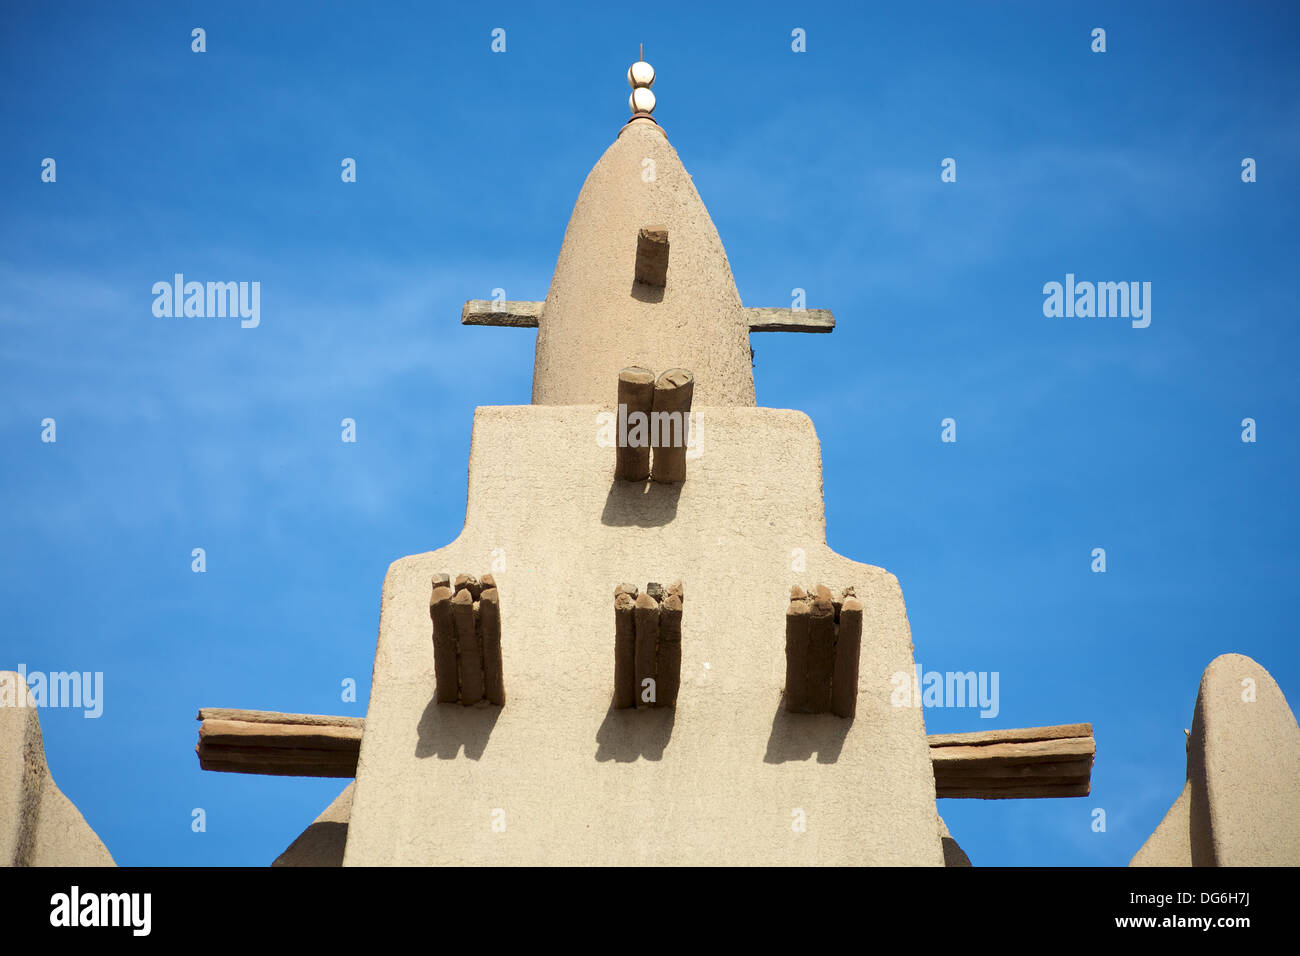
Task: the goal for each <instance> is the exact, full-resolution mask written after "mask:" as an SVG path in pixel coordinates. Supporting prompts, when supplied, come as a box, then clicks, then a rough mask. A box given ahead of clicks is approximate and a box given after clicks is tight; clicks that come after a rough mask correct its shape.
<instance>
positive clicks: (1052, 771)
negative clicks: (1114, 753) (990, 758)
mask: <svg viewBox="0 0 1300 956" xmlns="http://www.w3.org/2000/svg"><path fill="white" fill-rule="evenodd" d="M931 752H932V753H933V751H931ZM931 763H932V765H933V766H934V778H935V780H936V781H938V780H940V779H941V778H942V779H943V780H952V781H960V780H964V779H968V778H975V777H1003V778H1005V779H1008V780H1028V779H1031V778H1041V779H1046V780H1049V781H1050V780H1052V779H1058V780H1059V779H1065V778H1071V777H1087V776H1088V775H1089V774H1090V773H1091V772H1092V758H1091V757H1080V758H1079V759H1077V760H1054V761H1051V762H1043V763H1011V764H1008V763H1003V764H998V763H993V764H990V763H988V762H987V761H975V760H972V761H968V762H962V763H958V764H946V763H941V762H937V761H931Z"/></svg>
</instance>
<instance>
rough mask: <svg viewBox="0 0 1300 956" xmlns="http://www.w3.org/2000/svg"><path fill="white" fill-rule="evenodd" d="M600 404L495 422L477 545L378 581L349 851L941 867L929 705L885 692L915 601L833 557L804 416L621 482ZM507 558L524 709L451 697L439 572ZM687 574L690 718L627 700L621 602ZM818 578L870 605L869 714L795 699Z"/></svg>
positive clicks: (501, 581) (504, 573)
mask: <svg viewBox="0 0 1300 956" xmlns="http://www.w3.org/2000/svg"><path fill="white" fill-rule="evenodd" d="M633 238H635V233H634V234H633ZM624 364H625V363H624ZM614 380H615V376H614V375H613V374H611V375H610V376H609V377H608V379H607V381H606V383H605V384H606V388H605V390H606V391H607V392H608V391H611V390H612V387H613V383H614ZM606 410H608V405H606V406H605V407H603V408H601V407H596V406H588V407H543V406H521V407H497V408H480V409H478V410H477V413H476V415H475V421H474V438H473V446H472V449H471V452H470V467H469V472H470V474H469V496H468V509H467V514H466V521H465V528H464V530H463V532H462V533H461V535H460V537H458V538H457V539H456V541H455V542H453V543H452V544H450V545H448V546H447V547H445V548H442V549H440V550H438V551H434V552H431V553H426V554H420V555H414V556H411V557H407V558H403V559H401V560H399V561H397V562H395V563H394V564H393V565H392V566H391V568H390V569H389V572H388V575H387V577H386V579H385V581H384V588H383V599H382V608H381V614H380V629H379V643H378V649H377V653H376V655H375V668H374V682H373V688H372V691H371V698H370V708H369V713H368V715H367V717H366V732H365V736H364V737H363V739H362V743H361V757H360V762H359V766H358V771H357V782H356V794H355V798H354V801H353V807H352V815H351V823H350V826H349V829H348V842H347V852H346V856H345V863H346V864H347V865H374V864H390V863H391V864H440V863H461V864H498V863H595V864H630V863H704V864H709V863H713V864H716V863H721V862H728V863H774V864H776V863H866V864H903V863H905V864H928V865H935V866H941V865H943V863H944V854H943V851H942V848H941V845H940V832H939V828H938V827H937V826H936V803H935V791H934V776H933V772H932V770H931V766H930V753H929V747H928V745H927V742H926V738H925V728H924V725H923V722H922V715H921V711H920V710H918V709H914V708H900V707H893V706H891V705H890V702H889V696H890V691H891V690H892V689H893V688H892V685H891V683H890V676H891V675H892V674H894V673H895V672H898V671H903V672H905V673H909V674H910V673H911V670H912V645H911V637H910V633H909V629H908V624H907V616H906V612H905V610H904V607H903V598H902V593H901V591H900V590H899V587H898V582H897V581H896V580H895V578H894V577H893V575H891V574H889V573H888V572H886V571H884V570H882V569H880V568H877V567H872V566H870V565H865V564H859V563H857V562H854V561H850V560H848V559H847V558H844V557H841V556H840V555H837V554H835V553H834V552H832V551H831V550H830V549H829V548H827V547H826V544H825V525H824V517H823V510H822V490H821V457H820V449H819V446H818V442H817V437H816V434H815V433H814V431H813V427H812V423H811V422H810V421H809V419H808V418H807V416H805V415H803V414H802V413H799V412H792V411H781V410H774V409H756V408H748V409H745V408H719V407H706V408H699V409H698V411H699V413H700V414H699V418H700V421H701V431H700V433H699V442H700V447H701V450H702V454H701V455H700V457H699V458H698V459H693V460H691V461H688V463H687V470H688V478H687V480H686V481H685V482H684V483H681V484H679V485H656V484H655V483H653V482H643V483H634V482H615V480H614V449H613V448H609V447H607V448H601V447H599V446H598V444H597V442H596V428H597V425H596V416H597V413H598V412H601V411H606ZM795 548H800V549H803V551H804V552H805V554H806V562H807V566H806V569H804V570H801V571H797V572H796V571H793V570H792V569H791V558H792V551H793V549H795ZM495 549H500V551H498V552H497V554H498V556H501V557H504V560H505V568H504V569H500V568H499V567H497V568H493V569H492V570H493V574H494V576H495V577H496V580H497V584H498V587H499V589H500V592H501V614H502V653H503V659H504V670H505V681H506V686H507V687H509V688H510V697H509V700H508V702H507V704H506V706H505V707H504V708H496V707H490V706H482V707H469V708H467V707H462V706H460V705H459V704H450V705H449V704H441V705H439V704H435V703H434V702H433V698H434V670H433V649H432V645H431V633H430V631H431V628H430V623H429V612H428V605H429V593H430V578H431V577H432V576H433V575H434V574H435V573H441V572H449V573H451V574H453V575H454V574H457V573H460V572H461V571H463V570H465V569H487V568H488V567H490V566H491V562H492V560H493V552H494V550H495ZM678 579H681V580H682V581H683V583H684V586H685V589H686V594H687V601H686V611H685V615H684V617H683V622H682V670H681V690H680V693H679V697H678V701H677V707H676V708H675V710H670V709H663V710H650V711H645V710H632V711H619V710H614V709H613V708H612V706H611V704H612V692H613V672H614V613H613V607H612V604H611V595H612V594H613V589H614V587H615V585H617V584H618V583H620V582H624V581H628V582H645V581H674V580H678ZM808 580H817V581H825V582H827V583H829V584H831V585H833V586H843V585H848V584H851V585H853V586H854V587H855V588H856V590H857V594H858V596H859V597H860V598H861V599H862V601H863V603H864V605H865V612H864V623H863V634H862V664H861V672H860V678H859V685H858V688H859V689H858V695H859V696H858V705H857V717H856V719H854V720H853V721H851V722H850V721H847V720H844V719H841V718H838V717H835V716H833V715H829V714H826V715H794V714H787V713H786V712H785V710H784V709H783V707H782V702H781V694H782V684H783V682H784V673H785V653H784V632H785V610H786V604H787V603H788V600H789V593H790V592H789V589H790V585H791V584H792V583H795V582H803V581H808ZM498 811H499V812H498ZM801 819H806V832H798V830H797V829H796V826H795V824H797V823H798V822H799V821H800V820H801ZM494 823H495V824H496V829H494ZM503 825H504V830H502V829H501V827H502V826H503Z"/></svg>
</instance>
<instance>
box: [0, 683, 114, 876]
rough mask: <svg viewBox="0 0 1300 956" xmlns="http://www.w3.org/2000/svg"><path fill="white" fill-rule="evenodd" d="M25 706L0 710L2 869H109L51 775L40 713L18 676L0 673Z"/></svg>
mask: <svg viewBox="0 0 1300 956" xmlns="http://www.w3.org/2000/svg"><path fill="white" fill-rule="evenodd" d="M0 680H3V681H5V682H6V684H7V686H8V687H10V688H17V689H18V692H19V693H21V694H22V695H23V696H22V700H24V701H25V702H26V706H19V705H18V698H16V697H15V698H14V702H13V703H12V704H8V703H7V704H6V705H4V706H0V866H113V865H114V864H113V858H112V856H110V855H109V852H108V849H107V848H106V847H105V846H104V844H103V842H102V841H101V840H100V839H99V837H98V836H96V835H95V831H94V830H92V829H91V828H90V826H89V825H88V824H87V823H86V821H85V819H84V818H83V817H82V815H81V813H80V812H79V811H78V810H77V808H76V807H75V806H74V805H73V803H72V801H71V800H69V799H68V798H67V797H65V796H64V795H63V793H62V792H61V791H60V790H59V788H58V787H57V786H56V785H55V783H54V778H53V777H52V776H51V775H50V770H49V767H48V766H47V765H46V762H45V746H44V743H43V741H42V738H41V722H40V716H39V715H40V711H39V710H38V709H37V707H36V706H35V705H34V704H33V703H32V698H31V695H30V692H29V691H28V690H27V685H26V683H25V682H24V681H23V678H22V676H21V675H20V674H16V673H14V672H12V671H5V672H0Z"/></svg>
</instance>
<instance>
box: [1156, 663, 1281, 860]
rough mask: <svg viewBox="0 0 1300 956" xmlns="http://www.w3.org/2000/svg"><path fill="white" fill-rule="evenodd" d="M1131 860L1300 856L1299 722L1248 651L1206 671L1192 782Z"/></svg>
mask: <svg viewBox="0 0 1300 956" xmlns="http://www.w3.org/2000/svg"><path fill="white" fill-rule="evenodd" d="M1252 697H1253V699H1250V698H1252ZM1131 865H1133V866H1189V865H1190V866H1300V728H1298V727H1297V725H1296V719H1295V715H1294V714H1293V713H1292V711H1291V708H1290V707H1289V706H1288V704H1287V701H1286V698H1285V697H1284V696H1283V694H1282V690H1281V688H1280V687H1278V686H1277V682H1276V681H1274V680H1273V677H1272V675H1270V674H1269V673H1268V671H1266V670H1265V669H1264V668H1263V667H1261V666H1260V665H1259V664H1258V663H1256V662H1255V661H1253V660H1251V659H1250V658H1249V657H1246V656H1244V655H1242V654H1223V655H1221V656H1220V657H1216V658H1215V659H1214V660H1213V661H1211V662H1210V666H1209V667H1207V668H1206V669H1205V673H1204V674H1203V675H1202V676H1201V686H1200V690H1199V692H1198V694H1197V697H1196V710H1195V713H1194V715H1193V717H1192V727H1191V735H1190V737H1189V739H1188V742H1187V783H1186V785H1185V786H1184V787H1183V792H1182V793H1181V794H1180V795H1179V797H1178V799H1177V800H1175V801H1174V804H1173V806H1171V807H1170V808H1169V812H1168V813H1167V814H1166V815H1165V818H1164V819H1163V820H1162V821H1161V822H1160V825H1159V826H1158V827H1156V829H1155V832H1153V833H1152V834H1151V836H1150V837H1149V838H1148V839H1147V842H1146V843H1145V844H1143V846H1142V848H1141V849H1140V850H1139V851H1138V852H1137V854H1136V855H1135V856H1134V857H1133V860H1132V861H1131Z"/></svg>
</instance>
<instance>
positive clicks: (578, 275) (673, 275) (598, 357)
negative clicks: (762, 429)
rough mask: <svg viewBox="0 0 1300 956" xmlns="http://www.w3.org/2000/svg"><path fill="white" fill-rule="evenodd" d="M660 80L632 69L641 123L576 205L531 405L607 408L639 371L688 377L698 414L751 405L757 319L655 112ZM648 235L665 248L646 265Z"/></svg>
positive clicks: (630, 128)
mask: <svg viewBox="0 0 1300 956" xmlns="http://www.w3.org/2000/svg"><path fill="white" fill-rule="evenodd" d="M654 79H655V75H654V69H653V68H652V67H651V66H650V64H648V63H645V62H644V61H638V62H637V63H634V64H633V65H632V67H631V68H630V69H629V70H628V83H629V85H630V86H631V87H632V96H631V99H630V101H629V106H630V108H631V110H632V113H633V116H632V119H631V120H629V121H628V123H627V125H626V126H624V127H623V129H622V131H621V132H620V133H619V135H618V139H617V140H616V141H615V142H614V144H613V145H612V146H610V147H609V149H607V150H606V151H605V155H604V156H602V157H601V158H600V161H599V162H598V163H597V164H596V166H595V168H594V169H593V170H592V171H591V173H590V175H588V176H587V181H586V183H584V184H583V187H582V192H581V193H580V194H579V195H578V201H577V203H576V205H575V206H574V207H573V215H572V216H571V217H570V218H569V227H568V229H567V230H566V231H565V234H564V244H563V245H562V246H561V248H560V256H559V259H558V261H557V262H556V264H555V274H554V276H553V277H552V279H551V287H550V291H549V292H548V293H547V296H546V304H545V306H544V308H543V309H542V313H541V316H540V317H539V320H538V335H537V358H536V363H535V366H534V369H533V403H534V404H537V405H606V404H608V402H609V383H610V382H611V381H614V380H615V379H616V378H617V377H618V373H619V371H620V370H621V369H624V368H627V367H628V366H633V365H637V366H641V367H643V368H648V369H656V370H660V369H668V368H676V367H682V368H689V369H691V371H692V372H693V373H694V375H695V395H694V402H695V405H696V406H706V405H751V406H752V405H753V404H754V377H753V371H752V367H751V364H750V352H749V323H748V320H747V318H746V316H745V314H744V312H743V311H742V307H741V302H740V294H739V293H738V292H737V291H736V283H735V281H734V280H733V279H732V276H731V266H730V265H729V264H728V262H727V254H726V252H725V251H724V250H723V248H722V242H721V240H720V239H719V238H718V232H717V230H716V229H715V228H714V226H713V220H711V219H710V218H709V213H708V210H707V209H705V208H704V203H703V202H702V201H701V200H700V196H699V193H697V192H696V191H695V184H694V183H693V182H692V181H691V177H690V175H689V174H688V173H687V172H686V169H685V168H684V167H683V166H682V162H681V160H680V159H679V158H678V157H677V152H676V150H674V149H673V147H672V145H671V144H670V143H669V142H668V138H667V136H666V135H665V133H664V131H663V130H662V129H661V128H660V127H659V126H658V125H657V124H656V122H655V120H654V119H653V118H651V116H650V113H651V111H653V110H654V108H655V100H654V94H653V93H651V92H650V85H651V84H652V83H653V82H654ZM646 229H649V230H651V232H652V233H654V237H655V239H656V241H657V242H659V243H660V245H659V246H658V247H657V248H656V249H654V250H647V249H646V248H642V249H641V250H640V259H641V262H640V263H638V241H639V237H641V236H642V230H646ZM640 242H641V245H642V246H643V247H644V246H645V242H646V240H644V239H641V240H640ZM651 252H654V253H655V254H656V255H662V256H664V257H666V259H667V262H666V265H665V263H663V262H662V261H658V260H655V261H653V262H650V261H649V258H652V257H651V256H650V253H651ZM649 266H653V267H654V268H653V269H650V268H649ZM638 267H640V269H638ZM650 275H653V278H654V282H649V281H645V280H646V278H647V276H650ZM661 278H662V282H660V279H661ZM656 282H660V284H655V283H656Z"/></svg>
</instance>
